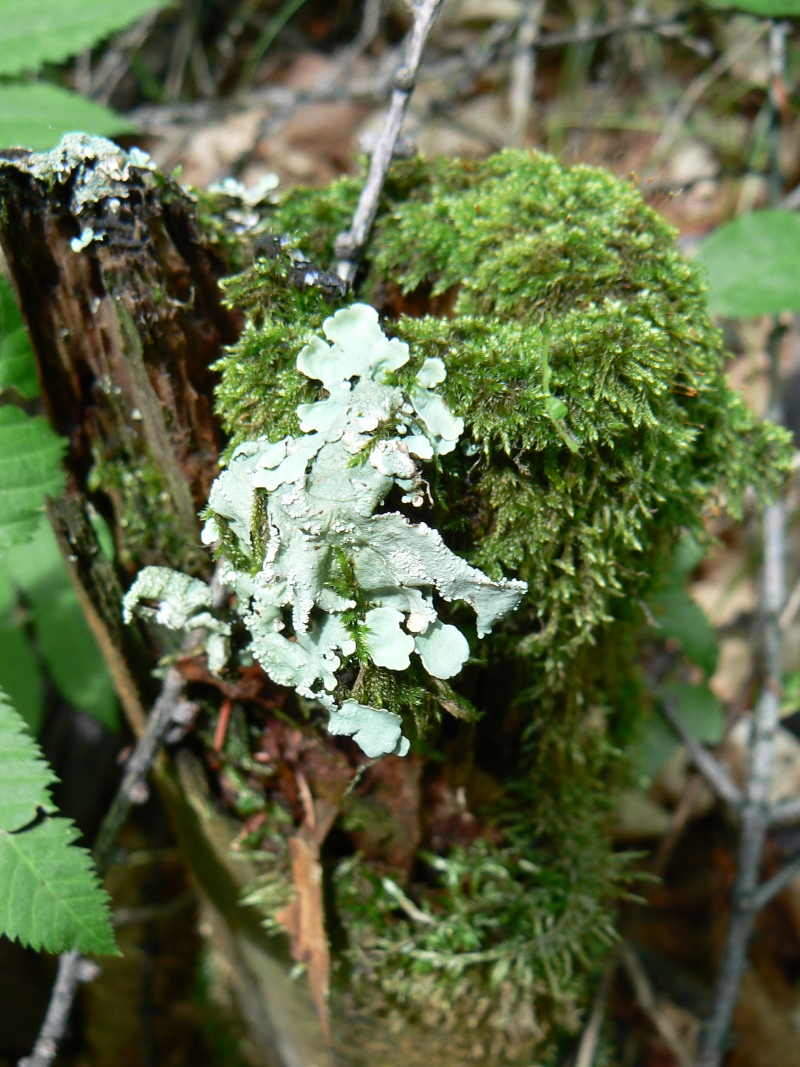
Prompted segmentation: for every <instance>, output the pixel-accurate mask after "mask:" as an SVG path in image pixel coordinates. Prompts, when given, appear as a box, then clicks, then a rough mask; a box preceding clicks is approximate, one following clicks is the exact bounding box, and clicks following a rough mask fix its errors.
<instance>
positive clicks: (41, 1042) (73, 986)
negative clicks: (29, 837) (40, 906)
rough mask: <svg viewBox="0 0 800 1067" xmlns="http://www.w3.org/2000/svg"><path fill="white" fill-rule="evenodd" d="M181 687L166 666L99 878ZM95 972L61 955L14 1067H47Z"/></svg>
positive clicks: (106, 824)
mask: <svg viewBox="0 0 800 1067" xmlns="http://www.w3.org/2000/svg"><path fill="white" fill-rule="evenodd" d="M185 685H186V683H185V681H184V679H183V676H182V675H181V673H180V671H178V669H177V667H170V669H169V671H168V672H167V676H166V678H165V679H164V685H163V687H162V689H161V692H160V694H159V696H158V699H157V700H156V702H155V704H154V705H153V709H152V711H151V712H150V715H149V716H148V719H147V727H146V729H145V732H144V733H143V734H142V736H141V737H140V738H139V740H138V742H137V744H136V747H135V749H134V751H133V755H132V756H131V758H130V760H129V761H128V766H127V768H126V770H125V774H124V776H123V779H122V781H121V783H120V785H119V788H118V789H117V793H116V795H115V797H114V799H113V801H112V803H111V807H110V808H109V810H108V813H107V814H106V817H105V818H104V819H103V825H102V826H101V827H100V833H99V834H98V836H97V844H96V846H95V849H94V853H93V855H94V861H95V866H96V867H97V871H98V873H99V874H100V875H101V876H102V875H103V873H104V872H105V871H106V870H107V869H108V866H109V864H110V862H111V859H112V856H113V854H114V847H115V845H116V841H117V837H118V835H119V832H120V830H121V829H122V826H123V824H124V823H125V820H126V819H127V817H128V815H129V814H130V811H131V808H133V807H134V805H136V804H139V803H141V802H142V800H143V799H144V798H145V797H146V795H147V793H146V780H147V775H148V773H149V771H150V768H151V767H152V765H153V762H154V761H155V758H156V756H157V755H158V751H159V748H160V747H161V743H162V741H163V740H164V737H165V735H166V733H167V731H168V730H169V727H170V724H171V722H172V719H173V716H174V714H175V711H176V709H177V708H178V707H179V706H180V703H181V700H182V698H183V690H184V688H185ZM87 972H90V973H87ZM97 973H98V969H97V967H96V965H95V964H93V963H91V961H89V960H86V959H84V958H83V956H82V955H81V954H80V953H79V952H65V953H64V954H63V955H62V956H61V958H60V959H59V961H58V975H57V977H56V981H55V985H54V986H53V992H52V993H51V995H50V1003H49V1004H48V1006H47V1013H46V1015H45V1018H44V1022H43V1023H42V1026H41V1029H40V1031H39V1035H38V1037H37V1038H36V1044H35V1045H34V1047H33V1051H32V1052H31V1054H30V1056H27V1057H26V1058H24V1059H21V1060H20V1061H19V1064H18V1067H50V1064H51V1063H52V1062H53V1060H54V1059H55V1057H56V1053H57V1052H58V1046H59V1045H60V1044H61V1041H62V1039H63V1037H64V1034H65V1033H66V1030H67V1026H68V1024H69V1017H70V1014H71V1012H72V1005H73V1003H74V1001H75V996H76V994H77V992H78V986H79V985H80V984H81V982H86V981H91V979H92V978H94V977H95V975H96V974H97Z"/></svg>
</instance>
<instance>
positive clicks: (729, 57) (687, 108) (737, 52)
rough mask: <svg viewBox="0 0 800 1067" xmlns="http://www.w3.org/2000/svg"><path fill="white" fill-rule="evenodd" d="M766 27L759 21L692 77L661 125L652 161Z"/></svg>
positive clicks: (666, 147)
mask: <svg viewBox="0 0 800 1067" xmlns="http://www.w3.org/2000/svg"><path fill="white" fill-rule="evenodd" d="M768 28H769V23H768V22H766V21H763V22H761V23H759V24H758V25H757V26H756V28H755V29H753V30H751V31H750V33H748V34H747V35H746V36H744V37H743V38H742V39H741V40H740V41H739V42H738V43H737V44H735V45H733V46H732V47H731V48H729V49H727V51H725V52H723V53H722V55H721V56H719V58H718V59H717V60H715V62H713V63H712V64H711V66H710V67H708V68H707V69H706V70H704V71H703V73H702V74H700V75H699V76H698V77H697V78H695V80H694V81H693V82H692V84H691V85H690V86H689V88H688V89H687V90H686V92H685V93H684V94H683V96H682V97H681V100H680V102H679V103H678V105H677V107H676V108H675V110H674V111H673V113H672V115H670V117H669V119H668V120H667V122H666V123H665V125H664V129H663V131H662V133H661V136H660V137H659V139H658V140H657V141H656V145H655V148H654V149H653V158H654V160H655V161H658V160H661V159H663V158H664V156H665V155H666V154H667V152H668V151H669V150H670V148H671V147H672V145H673V144H674V143H675V141H676V140H677V138H678V136H679V135H680V132H681V129H682V128H683V125H684V123H685V122H686V120H687V119H688V118H689V116H690V115H691V113H692V112H693V111H694V109H695V107H696V106H697V104H698V103H699V102H700V100H701V99H702V98H703V96H704V95H705V94H706V93H707V92H708V90H709V89H710V88H711V86H712V85H713V84H714V82H715V81H716V80H717V78H721V77H722V75H723V74H725V73H726V71H728V70H730V68H731V67H732V66H733V65H734V63H738V61H739V60H740V59H741V58H742V56H744V55H746V54H747V53H748V52H749V51H750V49H751V48H752V47H753V46H754V45H755V44H756V43H757V42H758V41H760V40H761V38H762V37H763V36H764V34H765V33H766V32H767V30H768Z"/></svg>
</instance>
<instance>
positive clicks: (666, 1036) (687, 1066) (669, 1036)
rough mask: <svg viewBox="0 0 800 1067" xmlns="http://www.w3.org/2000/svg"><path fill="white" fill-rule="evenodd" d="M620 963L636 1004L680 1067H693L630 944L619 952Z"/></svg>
mask: <svg viewBox="0 0 800 1067" xmlns="http://www.w3.org/2000/svg"><path fill="white" fill-rule="evenodd" d="M619 957H620V961H621V962H622V966H623V967H624V969H625V973H626V974H627V976H628V980H629V981H630V983H631V986H632V987H633V993H634V996H635V997H636V1002H637V1004H638V1005H639V1007H640V1008H641V1009H642V1011H643V1012H644V1013H645V1015H646V1016H647V1017H648V1018H649V1019H650V1021H651V1022H652V1024H653V1026H654V1027H655V1028H656V1031H657V1032H658V1035H659V1037H660V1038H661V1040H662V1041H663V1042H664V1044H665V1045H666V1046H667V1048H668V1049H669V1051H670V1052H671V1053H672V1055H673V1057H674V1059H675V1062H676V1063H677V1064H678V1067H691V1065H692V1057H691V1056H690V1055H689V1050H688V1049H687V1048H686V1045H685V1044H684V1042H683V1038H682V1037H681V1035H680V1034H679V1033H678V1031H677V1030H676V1028H675V1024H674V1023H673V1022H672V1019H670V1017H669V1016H668V1015H667V1014H666V1012H665V1011H664V1010H663V1008H662V1007H661V1005H660V1004H659V1003H658V1000H657V998H656V995H655V991H654V990H653V987H652V985H651V984H650V979H649V978H648V977H647V974H646V973H645V970H644V967H642V964H641V962H640V960H639V957H638V956H637V955H636V953H635V952H634V951H633V949H632V948H631V946H630V945H629V944H622V945H621V946H620V950H619Z"/></svg>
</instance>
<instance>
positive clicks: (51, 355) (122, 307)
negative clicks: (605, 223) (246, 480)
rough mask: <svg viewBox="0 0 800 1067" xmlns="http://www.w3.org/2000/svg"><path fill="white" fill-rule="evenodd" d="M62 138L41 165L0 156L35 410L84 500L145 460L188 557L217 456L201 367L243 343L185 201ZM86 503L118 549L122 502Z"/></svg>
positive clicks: (208, 386) (140, 168)
mask: <svg viewBox="0 0 800 1067" xmlns="http://www.w3.org/2000/svg"><path fill="white" fill-rule="evenodd" d="M70 136H71V137H72V139H73V141H72V143H71V145H70V146H69V147H68V148H64V147H63V146H64V145H65V144H66V143H67V141H68V139H67V138H65V141H64V142H62V146H60V148H59V149H57V150H54V151H53V152H51V153H47V154H34V153H27V152H18V151H16V150H14V151H11V152H4V153H0V201H1V202H2V204H3V211H2V214H0V244H2V247H3V251H4V253H5V256H6V260H7V262H8V266H9V270H10V273H11V278H12V281H13V284H14V287H15V289H16V292H17V295H18V297H19V301H20V305H21V307H22V311H23V315H24V317H25V320H26V323H27V325H28V329H29V332H30V336H31V341H32V344H33V349H34V352H35V355H36V361H37V366H38V370H39V376H40V381H41V385H42V392H43V398H44V405H45V409H46V411H47V414H48V416H49V418H50V420H51V422H52V424H53V426H54V428H55V429H56V430H57V431H58V432H59V433H60V434H62V435H63V436H64V437H65V438H66V439H67V442H68V453H67V457H66V465H67V468H68V470H69V472H70V474H71V475H72V477H73V479H74V484H75V485H76V486H77V488H78V489H79V490H80V491H81V492H82V493H84V494H87V493H89V495H92V494H91V492H90V485H89V482H90V472H91V470H92V468H93V467H95V466H96V465H97V464H98V462H99V463H101V464H102V463H103V462H104V461H106V462H107V461H113V460H114V459H118V460H119V459H121V458H123V457H127V458H129V459H131V460H135V459H136V458H137V457H140V458H146V459H147V461H148V462H150V463H151V464H153V465H155V467H156V468H157V469H158V470H159V471H160V472H161V475H162V478H163V486H164V491H165V493H166V495H167V498H168V500H167V501H166V503H167V505H168V507H169V509H170V511H171V512H172V514H173V516H174V521H176V523H177V524H178V527H179V528H180V529H181V530H182V531H183V533H182V538H183V540H184V541H185V543H186V544H187V546H190V545H192V544H198V543H199V542H198V528H197V520H196V511H197V509H198V507H200V506H202V504H203V503H205V500H206V498H207V494H208V488H209V485H210V483H211V480H212V479H213V478H214V476H215V474H216V471H217V455H218V451H219V445H220V435H219V430H218V426H217V423H216V420H215V418H214V415H213V411H212V407H211V396H212V393H213V381H212V376H211V372H210V370H209V368H210V365H211V364H212V363H213V362H214V361H215V360H216V359H217V358H218V357H219V356H220V354H221V352H222V347H223V345H224V344H226V343H229V342H231V341H233V340H234V339H235V338H236V336H237V334H238V330H239V320H238V317H237V315H236V314H235V313H233V312H231V311H229V310H227V309H226V308H225V307H223V305H222V294H221V291H220V289H219V286H218V284H217V283H218V281H219V279H220V277H221V276H222V275H223V274H224V273H225V270H226V268H225V264H224V263H222V262H221V261H220V258H219V256H218V254H217V253H216V252H215V251H214V250H213V249H212V248H210V247H209V246H208V245H207V244H206V243H205V242H204V241H203V239H202V237H201V233H200V229H199V226H198V222H197V218H196V213H195V207H194V204H193V202H192V200H191V199H190V197H189V196H188V195H187V194H186V193H185V192H184V191H183V190H182V189H181V188H180V187H179V186H177V185H176V184H174V183H173V182H171V181H169V180H167V179H164V178H162V177H160V176H158V177H156V176H155V175H154V174H153V173H152V170H151V169H150V168H149V165H148V164H147V162H146V157H144V155H143V154H140V156H141V159H140V158H139V157H134V156H131V157H130V159H131V160H133V159H134V158H135V159H137V160H138V161H139V165H133V163H132V162H130V161H129V157H127V156H126V154H125V153H124V152H122V150H121V149H118V148H117V147H116V146H115V145H111V143H110V142H108V141H103V140H101V139H99V138H86V137H82V136H81V135H70ZM59 153H60V154H59ZM93 498H94V502H95V503H96V504H97V505H98V506H99V508H100V510H101V511H103V512H104V513H105V514H107V515H110V516H111V517H112V518H113V521H114V527H115V535H116V537H117V541H118V544H120V545H124V543H125V536H124V533H123V532H122V531H121V529H120V527H121V525H123V524H124V515H123V510H124V504H123V501H122V500H121V499H120V496H119V493H118V492H115V490H114V488H113V487H112V486H110V485H101V486H99V487H98V486H95V491H94V494H93ZM103 498H104V499H103ZM134 562H136V563H142V562H148V563H155V562H158V561H157V560H155V559H153V558H148V559H146V560H144V559H135V560H134ZM172 562H176V561H172Z"/></svg>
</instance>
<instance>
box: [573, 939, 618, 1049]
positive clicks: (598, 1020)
mask: <svg viewBox="0 0 800 1067" xmlns="http://www.w3.org/2000/svg"><path fill="white" fill-rule="evenodd" d="M617 963H618V961H617V956H616V953H615V954H614V956H612V958H611V960H610V961H609V963H608V965H607V966H606V969H605V971H603V977H602V978H601V979H600V984H599V985H598V987H597V991H596V992H595V995H594V999H593V1000H592V1010H591V1012H590V1013H589V1019H588V1021H587V1023H586V1028H585V1029H584V1031H583V1033H582V1034H581V1041H580V1044H579V1045H578V1053H577V1055H576V1057H575V1064H574V1067H592V1064H593V1063H594V1058H595V1055H596V1053H597V1046H598V1044H599V1042H600V1033H601V1031H602V1029H603V1019H604V1018H605V1014H606V1007H607V1004H608V994H609V991H610V989H611V979H612V978H613V977H614V971H615V970H616V969H617Z"/></svg>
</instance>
